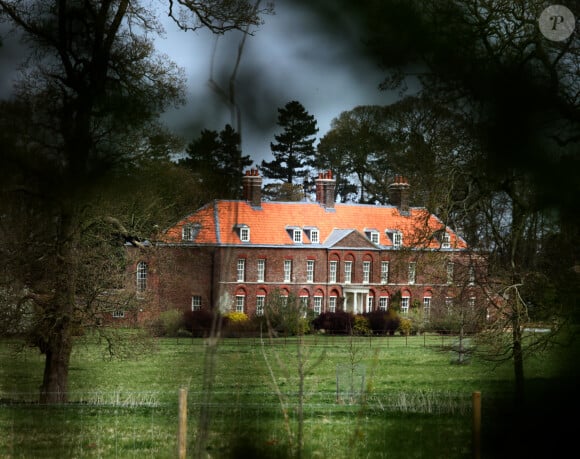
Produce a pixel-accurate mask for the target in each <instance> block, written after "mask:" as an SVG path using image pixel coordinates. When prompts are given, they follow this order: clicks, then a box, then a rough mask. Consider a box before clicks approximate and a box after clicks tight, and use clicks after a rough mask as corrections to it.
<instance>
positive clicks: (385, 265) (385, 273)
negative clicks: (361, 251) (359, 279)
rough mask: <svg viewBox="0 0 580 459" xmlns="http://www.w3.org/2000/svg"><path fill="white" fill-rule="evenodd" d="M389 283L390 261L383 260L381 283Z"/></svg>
mask: <svg viewBox="0 0 580 459" xmlns="http://www.w3.org/2000/svg"><path fill="white" fill-rule="evenodd" d="M388 283H389V262H388V261H381V284H388Z"/></svg>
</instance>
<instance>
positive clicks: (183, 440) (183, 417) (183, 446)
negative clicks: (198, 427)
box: [177, 387, 187, 459]
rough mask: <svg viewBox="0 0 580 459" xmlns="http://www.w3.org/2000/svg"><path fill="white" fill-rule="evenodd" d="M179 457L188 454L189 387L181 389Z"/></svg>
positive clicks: (178, 438) (180, 458)
mask: <svg viewBox="0 0 580 459" xmlns="http://www.w3.org/2000/svg"><path fill="white" fill-rule="evenodd" d="M177 432H178V433H177V445H178V451H179V459H185V457H186V456H187V389H186V388H183V387H182V388H181V389H179V427H178V431H177Z"/></svg>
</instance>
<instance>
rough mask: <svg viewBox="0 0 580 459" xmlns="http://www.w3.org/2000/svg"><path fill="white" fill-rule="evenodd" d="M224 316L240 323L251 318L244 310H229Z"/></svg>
mask: <svg viewBox="0 0 580 459" xmlns="http://www.w3.org/2000/svg"><path fill="white" fill-rule="evenodd" d="M224 317H225V318H226V319H227V320H228V321H229V322H230V323H240V322H246V321H248V320H249V318H248V316H247V315H246V314H245V313H243V312H235V311H232V312H228V313H227V314H224Z"/></svg>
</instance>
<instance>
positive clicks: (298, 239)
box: [292, 228, 302, 244]
mask: <svg viewBox="0 0 580 459" xmlns="http://www.w3.org/2000/svg"><path fill="white" fill-rule="evenodd" d="M292 241H294V243H295V244H302V230H301V229H300V228H298V229H296V228H295V229H293V230H292Z"/></svg>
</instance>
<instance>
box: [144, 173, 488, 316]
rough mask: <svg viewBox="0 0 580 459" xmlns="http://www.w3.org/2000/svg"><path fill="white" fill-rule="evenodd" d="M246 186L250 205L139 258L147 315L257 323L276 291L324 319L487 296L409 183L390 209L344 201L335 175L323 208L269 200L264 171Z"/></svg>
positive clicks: (324, 184)
mask: <svg viewBox="0 0 580 459" xmlns="http://www.w3.org/2000/svg"><path fill="white" fill-rule="evenodd" d="M244 179H245V180H244V193H245V196H244V197H245V199H244V200H240V201H215V202H213V203H210V204H208V205H206V206H204V207H203V208H202V209H199V210H198V211H196V212H194V213H193V214H191V215H189V216H187V217H185V218H184V219H183V220H181V221H180V222H178V223H177V224H176V225H175V226H173V227H171V228H169V229H168V230H166V231H165V232H164V233H163V235H162V237H160V239H159V241H157V243H156V245H155V246H154V247H152V248H151V249H150V250H145V251H140V252H139V253H134V254H133V255H134V256H135V260H136V262H137V261H143V262H146V263H147V268H148V270H147V286H146V291H147V292H146V293H147V294H146V296H145V297H146V298H148V300H149V301H144V308H142V309H143V311H142V314H143V317H145V316H146V315H147V316H150V314H146V311H145V310H146V309H148V310H149V312H150V313H153V311H157V312H159V311H164V310H169V309H178V310H182V311H186V310H191V309H192V308H193V309H198V308H213V307H219V308H220V309H221V310H222V311H224V310H243V312H245V313H247V314H248V315H250V316H251V315H253V314H256V313H258V314H259V313H260V307H261V305H262V304H263V302H264V301H265V299H266V298H267V297H268V295H269V294H270V293H271V292H273V291H274V290H277V289H279V290H281V291H282V292H283V293H284V292H287V293H293V294H295V295H297V296H298V297H301V298H302V299H303V301H306V302H307V303H308V305H309V307H311V308H313V309H315V310H316V312H323V311H330V310H339V309H344V310H347V311H350V312H353V313H363V312H370V311H372V310H376V309H380V308H382V309H384V308H388V307H389V303H390V300H391V299H392V298H393V297H394V296H397V297H401V298H403V300H402V302H401V306H402V310H403V313H404V309H405V307H406V306H407V307H408V306H411V305H415V306H416V305H419V306H424V307H426V308H440V307H443V305H444V304H445V303H446V302H447V301H449V300H450V299H452V298H453V299H455V300H457V299H458V298H460V299H461V300H462V301H463V300H465V301H475V299H477V298H478V297H479V296H480V295H479V294H478V293H477V292H476V289H475V284H476V278H477V277H478V276H479V274H480V273H481V271H482V270H483V269H484V268H485V267H484V266H483V265H482V260H481V259H480V258H477V257H474V256H473V254H472V253H471V252H470V251H469V250H468V247H467V244H466V243H465V242H464V241H463V240H462V239H461V238H460V237H458V236H457V235H456V234H455V233H454V232H453V231H451V230H450V229H449V228H447V227H445V225H443V224H442V222H441V221H440V220H438V219H437V217H435V216H433V215H430V214H428V213H427V212H426V210H425V209H422V208H413V207H409V205H408V200H407V196H408V192H407V190H408V187H409V184H408V183H407V182H406V181H405V180H404V179H403V178H401V177H397V179H396V180H395V183H394V184H393V186H392V188H393V190H392V191H393V194H392V197H391V201H392V202H393V201H394V202H393V204H394V205H391V206H372V205H362V204H361V205H358V204H335V203H334V201H333V200H331V199H330V198H329V194H330V193H332V196H334V194H333V193H334V180H333V179H332V176H331V175H330V173H326V174H321V175H320V177H319V180H318V181H317V199H318V200H319V201H318V202H315V203H313V202H299V203H296V202H292V203H281V202H275V203H274V202H269V203H266V202H261V199H260V187H261V178H260V177H259V175H257V171H251V172H249V173H248V174H247V175H246V177H244ZM395 233H399V235H396V234H395ZM257 309H258V310H257Z"/></svg>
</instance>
